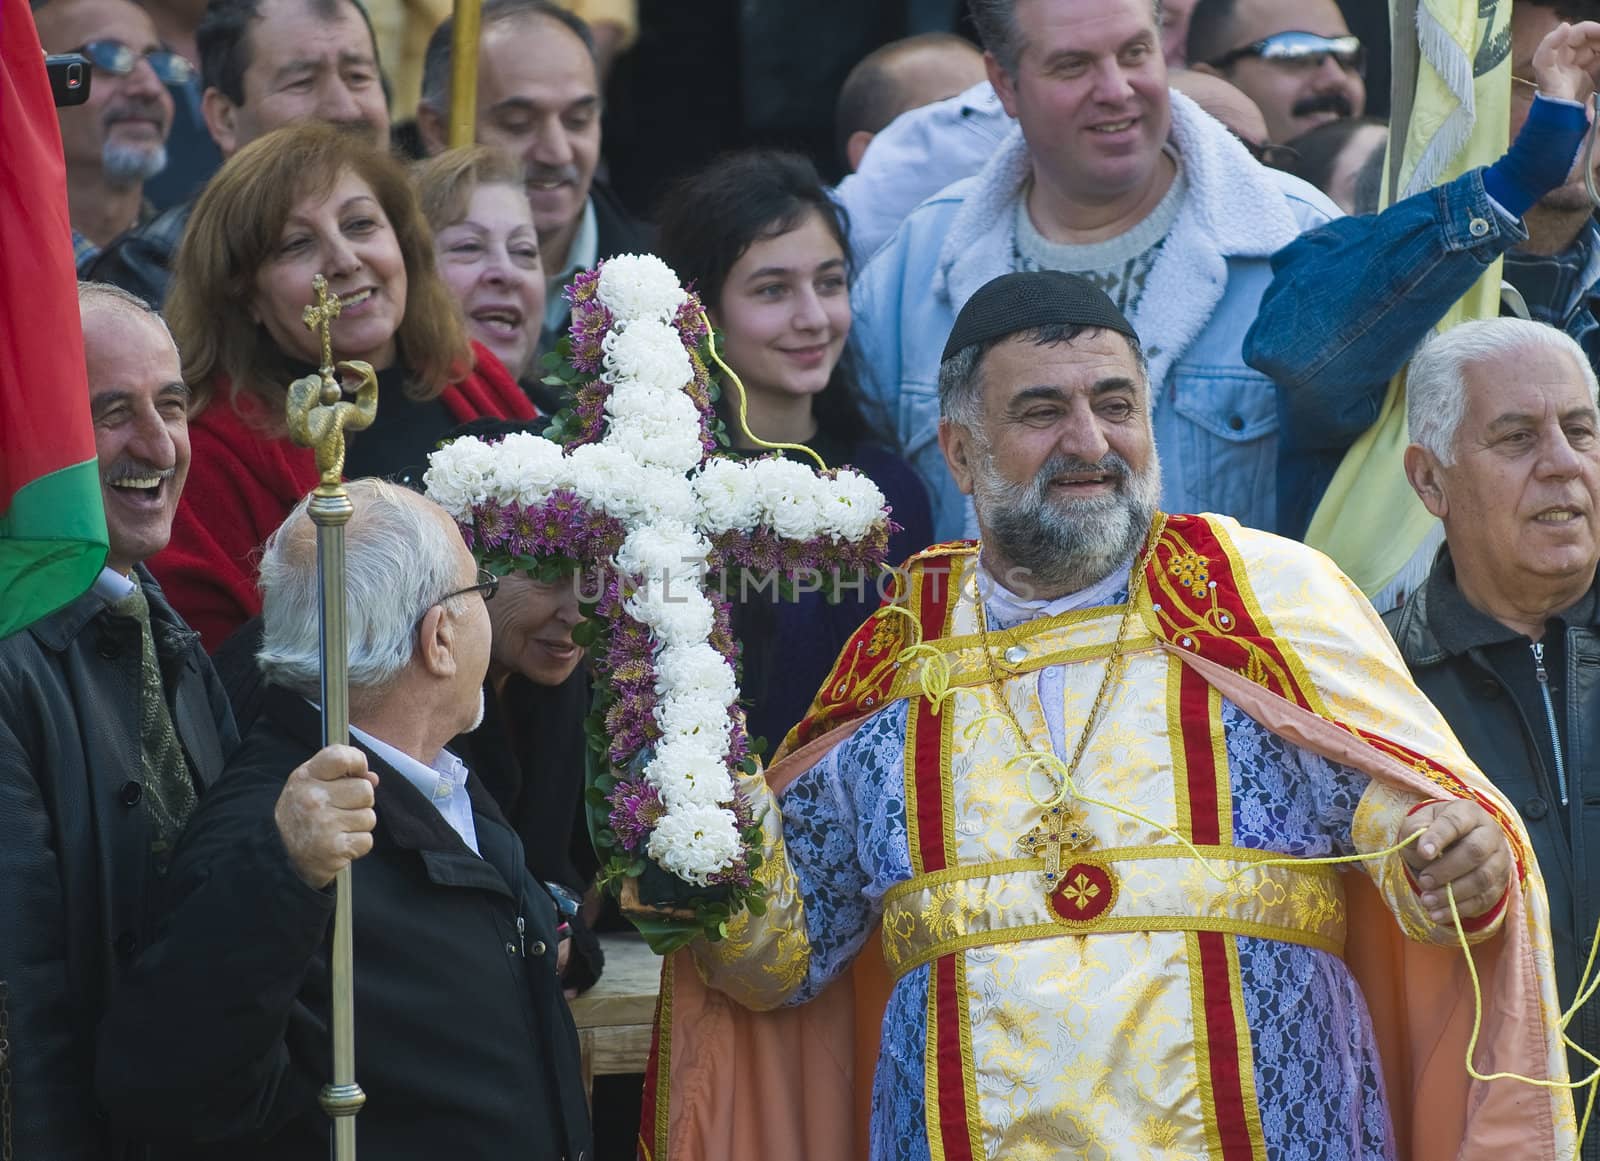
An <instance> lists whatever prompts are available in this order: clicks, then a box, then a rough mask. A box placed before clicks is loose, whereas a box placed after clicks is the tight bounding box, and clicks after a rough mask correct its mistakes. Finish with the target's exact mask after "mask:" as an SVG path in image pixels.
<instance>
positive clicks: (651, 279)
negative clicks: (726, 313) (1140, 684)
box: [424, 255, 890, 950]
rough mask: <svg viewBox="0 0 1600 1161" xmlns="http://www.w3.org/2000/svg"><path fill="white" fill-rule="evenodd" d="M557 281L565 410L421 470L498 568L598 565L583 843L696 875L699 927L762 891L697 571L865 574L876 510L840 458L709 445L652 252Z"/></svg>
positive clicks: (718, 622)
mask: <svg viewBox="0 0 1600 1161" xmlns="http://www.w3.org/2000/svg"><path fill="white" fill-rule="evenodd" d="M567 295H568V298H569V299H570V300H571V302H572V327H571V334H570V338H569V339H567V340H564V343H565V347H564V350H563V352H562V353H563V354H564V355H565V358H564V359H561V358H558V359H556V360H555V363H556V374H557V378H558V380H559V381H560V382H562V383H564V384H565V385H566V386H567V387H568V388H569V389H570V390H571V391H572V399H573V403H572V407H571V408H570V410H569V411H565V412H563V413H562V414H561V415H560V416H558V417H557V419H556V421H555V423H554V424H553V425H552V428H551V430H550V432H549V433H548V434H549V436H550V438H541V437H538V436H533V435H512V436H508V437H506V438H505V439H503V440H499V441H494V442H489V441H484V440H478V439H470V438H469V439H458V440H455V441H453V442H452V443H450V444H447V445H446V446H444V447H443V448H441V449H440V450H439V451H437V452H435V453H434V454H433V455H432V457H430V466H429V468H428V471H427V474H426V476H425V477H424V478H425V481H426V484H427V488H428V494H429V495H430V496H431V497H433V498H434V499H435V500H437V501H438V502H439V503H440V504H441V505H443V507H444V508H445V509H446V510H448V511H449V512H450V513H451V514H452V515H453V516H454V517H455V519H456V521H457V523H458V524H459V525H460V527H461V529H462V533H463V535H465V536H466V538H467V541H468V543H469V544H470V545H471V546H472V547H473V550H474V551H475V552H476V553H477V555H478V556H479V558H480V559H481V560H482V561H483V562H484V563H485V564H486V565H487V566H488V567H490V568H492V569H493V570H495V571H496V572H501V573H505V572H512V571H519V570H520V571H527V572H530V573H534V574H536V575H540V576H542V577H545V578H547V579H549V578H552V577H556V576H560V575H563V574H566V573H569V572H572V571H574V570H578V569H582V570H584V571H586V572H591V573H593V574H595V576H596V577H597V578H598V579H597V581H596V583H595V585H594V586H593V591H592V592H591V593H590V594H589V596H590V597H591V598H592V609H591V610H590V616H591V623H592V624H593V625H594V626H595V631H594V640H593V641H592V642H591V643H592V645H593V647H594V661H595V667H596V670H597V671H598V673H599V675H600V677H601V679H602V680H601V681H600V682H599V683H598V687H597V690H596V707H595V710H596V712H595V713H594V714H593V715H591V724H592V726H593V727H594V728H593V729H592V731H591V735H592V738H594V739H597V741H596V743H595V745H594V746H593V747H592V749H593V750H594V751H595V752H597V753H599V754H600V755H601V756H603V759H604V763H603V764H604V766H605V767H606V768H605V769H603V770H599V771H593V770H592V771H591V784H592V785H593V786H595V787H596V788H597V789H598V791H599V793H601V794H603V795H604V801H605V804H606V807H607V815H606V823H607V825H605V826H604V827H602V828H600V829H599V830H598V831H597V833H596V843H597V846H598V847H600V849H601V854H602V856H609V861H608V868H607V873H608V874H609V875H610V876H612V877H618V878H620V877H623V876H638V875H639V874H641V873H642V872H643V871H645V870H646V869H647V867H648V866H649V865H650V864H654V866H656V867H659V868H660V869H661V870H662V871H665V872H667V874H668V875H670V876H672V877H673V878H674V879H675V880H678V881H680V882H681V883H684V884H690V885H692V886H693V887H695V888H700V889H705V888H712V889H714V890H713V891H712V892H710V893H706V892H704V891H702V892H701V896H700V898H699V899H698V900H697V901H696V903H695V912H696V921H695V923H694V924H693V925H692V928H691V930H692V932H696V933H697V932H699V931H700V930H706V931H711V932H715V931H716V930H717V929H718V928H719V927H720V924H721V922H722V921H723V920H725V919H726V918H727V916H728V915H729V914H731V913H732V910H734V909H736V908H737V907H738V906H740V905H745V904H749V903H750V902H752V901H753V900H754V899H756V898H758V897H759V894H760V892H759V888H758V887H757V886H756V884H755V883H754V881H753V877H752V871H753V869H754V866H755V862H756V861H758V856H756V849H755V845H754V844H755V841H756V837H757V832H756V830H755V826H754V820H752V819H751V818H750V815H749V811H748V809H747V808H746V806H745V805H744V803H743V800H742V799H741V798H740V796H739V795H738V794H737V793H736V791H735V785H734V781H733V775H734V773H735V772H736V771H738V770H740V769H744V770H747V771H751V770H753V769H754V762H753V760H752V759H751V758H750V756H749V742H748V739H747V738H746V736H745V733H744V722H743V714H742V712H741V711H740V710H739V708H738V704H737V703H738V697H739V689H738V682H737V677H736V673H737V660H738V647H737V644H736V642H735V641H734V639H733V636H732V633H731V631H730V628H729V607H728V602H727V601H726V600H725V599H724V598H723V597H722V596H721V595H720V594H719V593H718V592H717V591H716V589H715V587H714V586H713V585H712V583H711V581H712V580H713V578H714V577H715V575H716V574H718V573H721V572H724V571H726V570H729V569H735V568H743V569H752V570H758V571H762V572H772V573H776V574H779V575H791V576H792V575H793V574H794V573H796V572H799V571H802V570H808V569H815V570H817V571H819V572H823V573H826V572H829V571H837V572H840V573H857V572H860V571H864V570H868V571H870V570H873V569H875V568H876V567H877V566H878V565H879V564H880V563H881V562H882V560H883V556H884V553H885V551H886V549H887V544H888V535H889V528H890V523H889V513H888V510H887V509H886V508H885V506H884V499H883V494H882V493H881V492H880V491H879V490H878V488H877V487H876V486H875V485H874V484H873V483H872V481H870V480H868V479H867V478H866V477H864V476H861V475H859V474H857V473H855V472H851V471H848V470H839V471H833V472H825V473H822V474H818V473H816V472H814V471H812V470H811V469H810V468H808V467H806V466H805V465H803V464H799V463H794V462H791V461H789V460H785V459H782V458H779V457H771V458H765V459H758V460H753V461H748V462H746V461H741V460H738V459H733V458H730V457H726V456H721V455H717V454H716V452H717V449H718V447H719V439H718V423H717V418H716V413H715V411H714V409H713V403H714V401H715V398H716V390H717V389H716V386H715V384H714V382H713V380H712V377H711V374H710V370H709V365H710V364H711V363H712V362H713V361H715V360H716V355H715V350H714V348H713V346H712V342H713V339H712V336H711V334H710V328H709V326H708V324H707V322H706V316H705V314H704V312H703V310H702V309H701V306H700V303H699V302H698V301H697V300H696V299H695V297H694V296H693V295H692V294H690V293H688V292H687V291H685V290H684V289H683V287H682V286H681V285H679V282H678V278H677V276H676V275H675V274H674V273H673V272H672V271H671V270H670V269H669V268H668V267H667V266H666V264H665V263H663V262H661V261H660V260H659V259H656V258H652V257H647V256H638V255H624V256H621V257H617V258H612V259H609V260H608V261H605V262H602V263H601V264H600V265H599V266H597V267H596V268H595V269H594V270H592V271H589V272H587V273H585V274H582V275H580V276H579V277H578V278H577V279H576V280H574V283H573V285H572V286H571V287H570V288H569V289H568V291H567ZM657 949H658V950H661V947H660V946H658V948H657Z"/></svg>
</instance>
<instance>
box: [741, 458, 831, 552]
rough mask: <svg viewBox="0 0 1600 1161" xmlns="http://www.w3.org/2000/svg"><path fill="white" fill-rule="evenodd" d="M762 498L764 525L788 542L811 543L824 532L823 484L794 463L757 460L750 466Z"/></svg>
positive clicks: (809, 470) (804, 467) (807, 469)
mask: <svg viewBox="0 0 1600 1161" xmlns="http://www.w3.org/2000/svg"><path fill="white" fill-rule="evenodd" d="M750 468H751V474H752V475H753V476H754V477H755V483H756V490H757V493H758V494H759V495H760V497H761V514H762V523H763V524H768V525H771V527H772V530H773V531H774V532H776V533H777V534H778V535H779V536H782V537H784V538H785V539H788V540H809V539H811V538H812V537H813V536H816V535H818V534H819V533H820V532H821V531H822V493H821V484H822V481H821V480H820V479H818V477H817V474H816V473H815V472H813V471H812V470H811V469H810V468H808V467H806V466H805V465H804V464H797V463H795V462H794V461H793V460H785V459H770V460H757V461H756V462H755V463H753V464H751V465H750Z"/></svg>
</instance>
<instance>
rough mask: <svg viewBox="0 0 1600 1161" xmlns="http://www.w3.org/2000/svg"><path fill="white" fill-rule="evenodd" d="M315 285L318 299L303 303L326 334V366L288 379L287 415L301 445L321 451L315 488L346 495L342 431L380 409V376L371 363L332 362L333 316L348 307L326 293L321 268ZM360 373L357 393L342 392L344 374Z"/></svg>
mask: <svg viewBox="0 0 1600 1161" xmlns="http://www.w3.org/2000/svg"><path fill="white" fill-rule="evenodd" d="M311 288H312V290H313V291H315V293H316V296H317V301H316V303H315V305H312V306H308V307H306V309H305V314H304V316H303V317H304V320H305V324H306V329H307V330H310V331H315V332H318V333H319V334H320V335H321V337H322V367H321V369H320V370H319V371H318V372H317V373H316V374H314V375H307V376H306V377H305V378H303V379H296V380H295V381H294V382H293V383H291V384H289V398H288V403H287V407H286V413H287V414H286V419H287V422H288V426H289V437H290V438H291V439H293V440H294V441H295V443H297V444H299V445H300V446H301V447H309V448H311V449H312V450H313V451H314V452H315V453H316V456H317V471H318V472H320V473H321V475H322V483H321V484H320V485H319V486H318V488H317V494H318V495H319V496H323V497H328V498H332V497H334V496H341V497H342V496H343V494H344V487H343V480H344V433H345V432H346V431H360V430H361V429H362V428H364V427H367V426H368V425H370V424H371V423H372V420H373V417H374V416H376V415H377V413H378V376H377V374H376V373H375V372H374V371H373V370H372V365H371V364H370V363H363V362H361V361H360V360H358V359H351V360H348V361H346V362H342V363H340V364H339V365H338V368H337V372H338V373H337V374H336V373H335V367H334V363H333V320H334V319H336V318H338V317H339V312H340V311H341V310H342V309H344V304H343V302H341V301H340V299H339V296H338V295H337V294H334V295H330V294H329V293H328V280H327V279H326V278H324V277H323V276H322V275H320V274H318V275H317V276H316V277H314V278H313V279H312V280H311ZM346 374H349V375H356V376H358V377H359V378H360V382H359V384H358V385H357V387H356V391H355V399H354V401H351V400H349V399H346V398H345V397H344V395H345V388H344V384H343V382H342V381H341V379H340V376H341V375H346Z"/></svg>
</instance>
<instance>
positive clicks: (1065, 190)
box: [852, 0, 1338, 538]
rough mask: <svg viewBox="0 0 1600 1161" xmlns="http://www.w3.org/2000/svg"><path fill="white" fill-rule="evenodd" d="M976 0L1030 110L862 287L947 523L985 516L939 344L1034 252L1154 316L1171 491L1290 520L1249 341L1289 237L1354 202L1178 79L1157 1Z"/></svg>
mask: <svg viewBox="0 0 1600 1161" xmlns="http://www.w3.org/2000/svg"><path fill="white" fill-rule="evenodd" d="M969 7H970V10H971V13H972V16H973V20H974V22H975V23H976V25H977V27H978V29H979V31H980V33H981V35H982V38H983V43H984V46H985V48H986V49H987V52H986V55H985V57H984V61H985V64H986V66H987V68H988V72H989V79H990V82H991V84H992V85H993V88H994V91H995V95H996V96H997V97H998V100H999V103H1000V105H1001V107H1002V108H1003V109H1004V111H1005V112H1006V113H1007V114H1008V115H1010V116H1012V117H1015V118H1016V122H1017V125H1016V127H1015V128H1014V129H1012V130H1010V131H1009V133H1008V135H1007V136H1006V138H1005V139H1004V140H1003V142H1002V143H1001V145H1000V146H999V147H998V149H996V150H995V151H994V153H993V155H992V156H991V157H990V158H989V160H988V162H987V164H986V165H985V166H984V167H983V169H982V170H980V171H979V172H978V173H977V174H976V175H975V176H973V177H971V178H968V179H966V180H964V181H959V182H956V183H955V184H953V185H951V186H949V187H947V188H945V189H944V190H942V191H940V192H939V193H937V194H936V195H935V196H933V197H931V198H928V199H927V200H925V201H924V202H922V204H921V205H919V206H918V207H917V208H916V209H915V210H913V211H912V212H911V214H910V216H909V217H907V218H906V219H905V221H904V222H903V223H901V225H900V227H899V229H898V231H897V232H896V233H895V235H894V236H893V237H892V238H891V239H890V240H889V241H888V242H886V243H885V244H884V245H883V248H882V249H880V250H879V251H878V252H877V254H876V255H875V256H874V257H873V258H872V259H871V261H869V262H868V263H867V264H866V266H865V268H864V269H863V270H862V272H861V276H860V278H859V279H858V281H857V284H856V287H855V290H854V295H853V298H852V305H853V306H854V308H855V316H856V325H855V328H854V334H855V336H856V340H855V341H856V342H857V344H858V345H859V348H860V350H861V353H862V356H863V361H864V362H865V364H866V373H865V374H864V375H863V376H862V379H863V385H864V387H865V388H866V390H867V391H868V393H869V395H870V396H872V397H873V401H874V403H876V404H877V405H878V408H879V410H880V411H881V412H882V413H883V415H884V417H885V420H886V421H887V422H892V423H894V425H895V434H896V436H897V437H898V439H899V442H900V445H901V448H902V451H903V454H904V455H905V457H906V458H907V459H908V460H909V461H910V462H911V464H912V466H913V467H915V468H916V469H917V471H918V473H919V474H920V475H921V476H922V479H923V482H924V483H925V484H926V485H927V487H928V492H929V495H930V496H931V497H932V499H933V513H934V530H935V532H936V534H937V535H939V536H941V537H945V538H949V537H955V536H960V535H963V534H965V533H968V532H970V531H971V529H972V525H971V512H970V505H969V504H968V502H967V501H966V499H965V498H964V497H963V496H962V494H961V492H960V490H959V489H958V488H957V487H956V486H955V482H954V481H953V480H952V478H951V476H950V473H949V471H948V469H947V468H946V465H945V461H944V457H943V456H942V455H941V454H940V451H939V448H938V446H937V434H938V410H939V408H938V392H937V387H936V381H937V378H938V364H937V359H936V358H935V354H936V352H937V350H938V347H939V345H940V343H941V342H942V341H943V337H944V336H945V335H946V334H948V333H949V331H950V324H951V321H952V320H953V319H954V318H955V315H956V312H957V311H959V310H960V309H961V307H962V305H963V304H964V303H965V302H966V301H967V299H968V298H970V297H971V295H972V293H973V292H974V291H975V290H977V288H978V287H979V286H981V285H983V284H984V283H985V282H987V281H988V280H989V279H991V278H993V277H995V276H997V275H999V274H1003V273H1006V272H1008V271H1014V270H1061V271H1066V272H1070V273H1075V274H1080V275H1083V276H1084V277H1087V278H1090V279H1091V280H1093V281H1094V282H1095V283H1096V284H1097V285H1098V286H1100V287H1101V288H1102V289H1104V290H1106V291H1107V292H1108V293H1109V294H1110V295H1111V297H1112V298H1113V300H1115V301H1116V302H1117V304H1118V306H1119V307H1120V308H1121V309H1122V310H1123V311H1124V313H1126V314H1127V316H1128V317H1129V318H1130V319H1131V320H1133V323H1134V325H1135V326H1136V327H1138V328H1139V329H1140V332H1141V334H1142V335H1143V337H1144V339H1145V342H1146V347H1147V350H1148V353H1149V356H1150V377H1151V383H1152V385H1153V388H1154V390H1153V399H1152V412H1153V414H1154V422H1155V428H1156V443H1157V445H1158V446H1159V447H1160V449H1161V455H1162V457H1163V459H1164V460H1165V461H1166V467H1167V471H1166V474H1165V477H1164V492H1163V497H1162V498H1163V502H1164V503H1165V504H1166V505H1167V506H1168V507H1170V508H1172V509H1173V510H1175V511H1190V512H1192V511H1208V512H1222V513H1225V514H1227V515H1230V516H1234V517H1236V518H1238V519H1239V520H1242V521H1244V522H1245V523H1246V524H1250V525H1254V526H1257V527H1270V526H1271V525H1272V524H1273V522H1274V519H1275V515H1276V505H1277V497H1276V487H1275V481H1274V476H1275V473H1276V463H1277V430H1278V418H1277V390H1276V388H1275V386H1274V385H1273V383H1272V382H1271V381H1270V380H1269V379H1267V378H1266V377H1264V376H1262V375H1259V374H1257V373H1255V372H1254V371H1252V370H1251V369H1250V368H1249V367H1247V366H1246V365H1245V363H1244V358H1243V355H1242V353H1241V347H1242V346H1243V342H1244V335H1245V331H1246V330H1247V329H1248V328H1249V326H1250V323H1251V321H1252V320H1253V319H1254V318H1255V314H1256V307H1257V304H1258V302H1259V301H1260V296H1261V292H1262V290H1263V289H1265V287H1266V285H1267V283H1268V282H1269V281H1271V273H1272V272H1271V266H1270V256H1271V254H1272V253H1273V251H1275V250H1277V249H1279V248H1280V247H1282V246H1284V245H1287V244H1288V243H1289V242H1290V241H1291V240H1293V239H1294V238H1295V237H1297V236H1298V235H1299V234H1300V233H1301V232H1302V231H1303V230H1306V229H1309V228H1311V227H1313V226H1317V225H1321V224H1322V223H1323V222H1326V221H1327V220H1328V219H1330V218H1331V217H1333V216H1334V215H1335V214H1337V212H1338V210H1337V208H1336V207H1335V206H1334V205H1333V203H1332V202H1330V201H1329V200H1328V199H1327V198H1326V197H1325V196H1324V195H1323V194H1321V193H1320V192H1318V191H1317V190H1314V189H1312V188H1311V187H1310V186H1308V185H1306V184H1305V183H1304V182H1301V181H1300V180H1299V179H1297V178H1293V177H1290V176H1288V175H1287V174H1284V173H1281V172H1278V171H1276V170H1269V169H1267V168H1265V167H1263V166H1261V165H1259V164H1258V163H1257V162H1256V160H1255V159H1254V158H1253V157H1251V155H1250V153H1249V152H1248V151H1247V150H1246V149H1245V147H1244V146H1243V145H1242V144H1241V143H1240V141H1239V140H1238V139H1236V138H1235V137H1234V136H1233V134H1231V133H1229V132H1228V130H1227V129H1226V128H1224V127H1223V126H1222V125H1221V124H1219V123H1218V122H1217V121H1215V120H1214V119H1212V118H1211V117H1209V116H1207V115H1206V114H1205V113H1204V112H1203V111H1202V110H1201V109H1200V108H1199V107H1198V105H1197V104H1196V103H1195V102H1194V101H1192V100H1191V99H1190V98H1188V97H1187V96H1184V95H1183V94H1181V93H1176V92H1173V91H1171V90H1169V88H1168V74H1167V66H1166V64H1165V62H1164V60H1163V59H1162V55H1161V39H1160V37H1161V30H1160V25H1159V23H1158V20H1157V9H1158V7H1159V6H1158V5H1157V4H1156V3H1155V2H1154V0H969ZM963 99H965V98H963ZM936 108H937V107H936ZM875 146H876V143H875ZM867 160H868V161H870V160H871V157H870V154H869V156H868V158H867Z"/></svg>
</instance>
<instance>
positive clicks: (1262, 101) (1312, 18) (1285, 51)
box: [1188, 0, 1367, 145]
mask: <svg viewBox="0 0 1600 1161" xmlns="http://www.w3.org/2000/svg"><path fill="white" fill-rule="evenodd" d="M1188 51H1189V67H1190V68H1192V69H1194V70H1195V71H1196V72H1209V73H1214V74H1216V75H1217V76H1221V77H1226V78H1227V79H1228V80H1230V81H1232V82H1233V83H1234V84H1235V85H1237V86H1238V87H1239V88H1240V89H1242V90H1244V92H1245V94H1246V95H1247V96H1249V97H1250V99H1251V100H1253V101H1254V102H1255V103H1256V104H1257V105H1259V106H1260V108H1261V112H1262V115H1263V116H1265V117H1266V119H1267V136H1268V140H1270V141H1273V142H1275V143H1277V144H1279V145H1281V144H1283V143H1284V142H1286V141H1292V140H1293V139H1294V138H1296V137H1298V136H1300V134H1302V133H1305V132H1306V131H1308V130H1310V129H1315V128H1316V127H1317V126H1318V125H1325V124H1327V123H1328V122H1329V121H1337V120H1339V119H1341V118H1344V117H1359V116H1361V114H1362V113H1363V112H1364V111H1365V110H1366V107H1367V89H1366V83H1365V81H1364V80H1363V79H1362V74H1363V70H1364V68H1365V62H1366V52H1365V49H1364V48H1363V47H1362V45H1361V42H1360V41H1359V40H1357V39H1356V38H1355V37H1353V36H1351V35H1350V26H1349V25H1347V24H1346V23H1345V22H1344V14H1343V13H1341V12H1340V11H1339V6H1338V5H1337V4H1336V3H1334V0H1200V3H1198V4H1196V5H1195V9H1194V14H1193V16H1192V17H1190V21H1189V45H1188Z"/></svg>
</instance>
